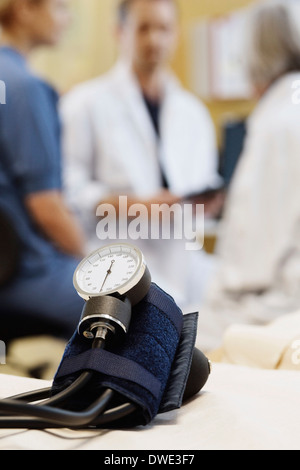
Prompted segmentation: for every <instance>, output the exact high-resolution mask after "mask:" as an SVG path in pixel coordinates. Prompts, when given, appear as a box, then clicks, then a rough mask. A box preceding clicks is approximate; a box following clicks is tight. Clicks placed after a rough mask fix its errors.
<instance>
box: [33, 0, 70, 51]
mask: <svg viewBox="0 0 300 470" xmlns="http://www.w3.org/2000/svg"><path fill="white" fill-rule="evenodd" d="M69 3H70V0H42V1H41V2H38V3H36V4H35V3H33V4H32V6H31V7H30V10H29V15H27V19H28V26H29V28H30V30H31V33H32V37H33V40H34V41H35V42H36V43H37V44H45V45H55V44H57V43H58V42H59V41H60V39H61V36H62V34H63V33H64V32H65V29H66V27H67V26H68V25H69V23H70V20H71V15H70V10H69Z"/></svg>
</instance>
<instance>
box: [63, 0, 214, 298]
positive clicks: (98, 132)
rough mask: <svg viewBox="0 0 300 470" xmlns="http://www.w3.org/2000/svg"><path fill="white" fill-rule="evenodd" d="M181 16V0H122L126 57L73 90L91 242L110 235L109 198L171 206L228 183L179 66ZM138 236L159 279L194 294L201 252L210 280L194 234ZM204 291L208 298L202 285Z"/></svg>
mask: <svg viewBox="0 0 300 470" xmlns="http://www.w3.org/2000/svg"><path fill="white" fill-rule="evenodd" d="M178 16H179V11H178V8H177V5H176V2H175V1H174V0H153V1H152V0H151V1H150V0H125V1H121V3H120V5H119V8H118V27H117V30H118V31H117V36H118V44H119V58H118V61H117V63H116V65H115V66H114V67H113V68H112V70H110V71H109V72H108V73H107V74H105V75H104V76H101V77H97V78H96V79H93V80H90V81H88V82H87V83H83V84H81V85H79V86H77V87H75V89H74V90H72V91H71V92H70V93H68V94H67V95H66V96H65V97H64V99H63V102H62V108H61V110H62V117H63V123H64V153H65V157H66V169H65V176H66V186H67V189H68V197H69V201H70V204H71V207H72V208H73V209H74V210H76V211H77V213H78V214H79V217H80V219H81V221H82V223H83V225H84V226H85V228H86V230H87V233H88V238H89V242H90V244H89V246H90V248H91V249H92V248H94V247H97V246H99V244H100V243H101V242H100V240H99V239H97V238H96V226H97V219H96V208H97V206H98V205H99V204H106V203H108V204H112V205H113V206H114V207H115V208H116V210H117V212H118V208H119V207H118V204H119V196H121V195H124V196H127V197H128V205H129V206H130V205H132V204H134V203H143V204H145V206H146V207H147V208H148V209H149V211H150V208H151V204H163V203H166V204H167V205H168V206H171V205H172V204H173V203H177V202H181V200H182V198H184V197H185V196H186V195H187V194H190V193H196V192H201V191H204V190H206V189H207V188H214V187H216V186H217V185H219V184H220V177H219V175H218V151H217V144H216V136H215V129H214V125H213V122H212V119H211V117H210V115H209V112H208V111H207V109H206V107H205V106H204V105H203V103H202V102H200V101H199V100H198V99H197V98H195V97H194V96H193V95H192V94H191V93H190V92H188V91H186V90H185V89H183V87H182V86H181V84H180V83H179V81H178V79H177V78H176V77H175V76H174V74H173V73H172V71H171V70H170V61H171V59H172V57H173V54H174V51H175V49H176V45H177V38H178ZM211 207H213V206H211ZM213 208H214V207H213ZM209 210H210V208H209V207H208V206H207V211H208V212H209ZM214 210H215V208H214ZM149 238H150V235H149ZM109 241H112V240H109ZM130 241H132V240H129V242H130ZM133 242H134V243H135V244H137V245H139V246H140V247H141V249H142V250H143V252H144V254H145V256H146V259H147V260H148V263H149V265H150V269H151V271H152V274H153V280H155V282H157V283H158V284H160V285H161V287H163V288H165V289H166V290H167V291H168V292H169V293H170V294H171V295H173V296H174V297H175V298H176V300H177V301H180V302H181V305H183V304H184V303H186V302H187V301H188V300H189V301H190V300H191V295H193V294H192V293H191V292H190V291H189V292H188V291H187V285H186V284H187V283H188V281H187V280H188V276H189V274H190V273H191V264H190V258H192V257H193V258H196V264H194V269H195V266H196V267H197V268H196V269H198V276H200V275H201V273H202V272H203V282H205V281H206V276H207V271H206V269H209V266H210V263H209V260H207V258H206V256H205V253H204V252H200V251H198V252H197V253H193V254H191V253H188V252H187V251H186V250H185V243H186V240H180V241H178V240H175V241H174V242H173V240H151V239H148V240H134V241H133ZM195 295H197V297H198V298H199V296H200V290H199V286H197V292H196V293H195Z"/></svg>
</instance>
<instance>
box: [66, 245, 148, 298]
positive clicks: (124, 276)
mask: <svg viewBox="0 0 300 470" xmlns="http://www.w3.org/2000/svg"><path fill="white" fill-rule="evenodd" d="M141 265H142V255H141V253H140V252H139V251H138V250H137V249H136V248H134V247H131V246H130V245H126V244H120V245H111V246H108V247H103V248H100V249H99V250H97V251H96V252H94V253H92V254H91V255H90V256H89V257H87V258H86V259H85V260H83V261H82V263H80V265H79V266H78V268H77V270H76V272H75V275H74V285H75V288H76V289H77V291H78V292H79V293H83V294H87V295H88V296H89V297H90V296H97V295H107V294H109V293H111V292H118V291H119V289H120V288H121V287H123V286H126V285H127V284H129V283H130V281H131V280H133V279H134V277H135V276H136V275H137V273H138V271H139V269H140V267H141Z"/></svg>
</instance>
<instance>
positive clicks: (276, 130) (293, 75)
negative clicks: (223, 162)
mask: <svg viewBox="0 0 300 470" xmlns="http://www.w3.org/2000/svg"><path fill="white" fill-rule="evenodd" d="M291 11H292V10H290V7H289V2H279V1H275V0H274V1H266V2H259V3H258V4H257V5H254V6H253V7H252V8H251V9H250V10H249V16H248V18H249V22H248V23H249V30H248V33H249V39H248V46H247V47H248V48H247V50H245V54H244V56H245V58H246V60H247V63H248V71H249V76H250V78H251V82H252V84H253V86H254V88H255V90H256V93H257V96H258V98H259V103H258V105H257V107H256V109H255V111H254V112H253V114H252V116H251V117H250V119H249V121H248V123H247V138H246V143H245V147H244V151H243V154H242V156H241V158H240V162H239V164H238V167H237V170H236V173H235V176H234V180H233V182H232V186H231V189H230V192H229V196H228V200H227V205H226V210H225V214H224V219H223V222H222V230H221V235H220V240H219V244H218V249H217V255H218V262H219V269H218V273H217V275H216V277H215V278H213V282H212V283H211V287H210V289H209V290H208V293H207V298H206V302H205V307H204V308H203V309H202V310H201V316H200V324H201V328H199V336H198V342H199V344H200V345H201V346H202V347H203V348H204V349H206V350H207V349H213V348H216V347H218V346H219V345H220V342H221V339H222V334H223V332H224V330H225V328H226V327H227V326H229V325H230V324H232V323H253V324H265V323H268V322H270V321H272V320H274V319H275V318H277V317H278V316H280V315H283V314H285V313H290V312H293V311H295V310H296V309H299V306H300V289H299V285H300V184H299V182H300V133H299V122H300V106H299V105H297V104H296V103H295V100H293V94H294V93H295V84H298V86H299V80H300V38H299V31H298V29H297V27H296V26H295V24H294V22H293V15H292V14H291Z"/></svg>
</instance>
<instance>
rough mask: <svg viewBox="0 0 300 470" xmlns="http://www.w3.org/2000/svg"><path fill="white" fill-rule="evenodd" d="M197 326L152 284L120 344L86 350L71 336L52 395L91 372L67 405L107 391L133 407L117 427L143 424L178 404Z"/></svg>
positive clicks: (88, 346)
mask: <svg viewBox="0 0 300 470" xmlns="http://www.w3.org/2000/svg"><path fill="white" fill-rule="evenodd" d="M197 322H198V315H197V314H196V313H195V314H189V315H183V314H182V311H181V310H180V308H179V307H178V306H177V305H176V303H175V301H174V300H173V299H172V297H170V296H169V295H168V294H166V293H165V292H164V291H163V290H161V289H160V288H159V287H158V286H157V285H155V284H152V285H151V287H150V290H149V292H148V294H147V296H146V297H145V298H144V299H143V300H142V301H141V302H140V303H139V304H138V305H136V306H135V307H133V309H132V317H131V323H130V327H129V331H128V333H127V334H126V335H124V337H123V338H122V339H121V340H118V341H117V342H115V343H114V344H112V345H110V344H108V345H107V346H106V348H105V349H92V348H91V343H90V342H89V341H88V340H86V339H85V338H83V337H82V336H81V335H79V334H78V332H77V331H76V332H75V334H74V335H73V337H72V338H71V340H70V342H69V343H68V345H67V347H66V350H65V352H64V355H63V358H62V361H61V364H60V366H59V368H58V370H57V373H56V375H55V377H54V382H53V386H52V394H53V395H55V394H56V393H58V392H61V391H62V390H64V389H65V388H67V387H68V386H69V385H70V384H71V383H72V382H74V380H75V379H76V378H77V377H78V376H79V375H80V374H81V373H82V372H83V371H86V370H89V371H93V372H94V374H93V379H92V381H91V382H90V384H89V385H88V387H87V389H85V390H84V393H83V392H82V393H81V394H80V395H79V396H77V397H74V399H72V400H74V401H73V403H70V405H69V406H70V407H73V409H74V408H77V409H81V408H82V409H84V408H86V406H89V405H90V404H91V403H93V401H94V400H95V399H97V397H98V396H99V394H100V393H101V392H102V391H103V389H105V388H110V389H112V390H114V391H115V392H117V396H118V397H119V399H120V403H121V401H122V402H123V403H124V402H126V401H127V402H128V401H129V402H131V403H133V404H135V405H136V412H135V413H134V414H133V415H130V417H129V418H125V421H124V422H122V423H118V424H119V425H120V424H122V426H130V427H132V426H138V425H147V424H148V423H150V422H151V421H152V420H153V419H154V417H155V416H156V415H157V414H158V413H162V412H167V411H171V410H174V409H178V408H180V407H181V405H182V402H183V396H184V392H185V389H186V384H187V381H188V377H189V373H190V369H191V364H192V359H193V352H194V347H195V341H196V332H197ZM116 405H118V403H116ZM126 419H127V420H128V422H126Z"/></svg>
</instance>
